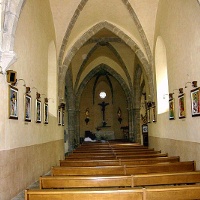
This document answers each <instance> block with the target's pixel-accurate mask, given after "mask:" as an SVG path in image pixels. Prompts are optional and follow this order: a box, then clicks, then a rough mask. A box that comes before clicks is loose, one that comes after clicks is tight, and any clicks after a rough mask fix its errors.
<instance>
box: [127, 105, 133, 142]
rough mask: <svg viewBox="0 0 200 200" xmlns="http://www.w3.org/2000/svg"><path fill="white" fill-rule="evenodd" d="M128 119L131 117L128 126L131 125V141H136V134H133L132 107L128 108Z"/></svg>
mask: <svg viewBox="0 0 200 200" xmlns="http://www.w3.org/2000/svg"><path fill="white" fill-rule="evenodd" d="M128 115H129V117H128V119H129V122H128V126H129V140H130V141H131V142H134V135H133V111H132V108H129V110H128Z"/></svg>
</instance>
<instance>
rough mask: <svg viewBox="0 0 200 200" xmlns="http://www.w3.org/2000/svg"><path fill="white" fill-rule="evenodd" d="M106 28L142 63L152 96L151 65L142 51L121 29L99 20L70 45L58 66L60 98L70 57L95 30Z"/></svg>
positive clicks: (62, 93)
mask: <svg viewBox="0 0 200 200" xmlns="http://www.w3.org/2000/svg"><path fill="white" fill-rule="evenodd" d="M103 28H106V29H108V30H109V31H111V32H113V33H114V34H115V35H117V36H118V37H119V38H121V39H122V40H123V41H124V42H125V43H126V44H127V45H128V46H129V47H130V48H131V49H132V50H133V51H134V52H135V54H136V55H137V57H138V58H139V60H140V62H141V63H142V65H143V68H144V71H145V73H146V76H147V80H148V84H149V88H150V94H151V95H152V96H154V89H153V88H154V87H153V73H152V68H151V65H150V64H149V63H148V61H147V59H146V58H145V56H144V54H143V52H142V51H141V50H140V49H139V47H138V46H137V44H136V43H135V42H134V41H133V40H132V39H131V38H130V37H129V36H128V35H126V34H125V33H124V32H123V31H122V30H120V29H119V28H118V27H116V26H115V25H113V24H111V23H109V22H107V21H103V22H100V23H98V24H96V25H94V26H93V27H91V28H90V29H89V30H88V31H87V32H85V33H84V34H83V35H82V36H81V37H80V38H79V39H78V40H77V41H76V42H75V43H74V45H73V46H72V47H71V49H70V50H69V52H68V54H67V55H66V57H65V60H64V62H63V65H62V66H60V68H59V97H60V98H62V97H63V95H64V85H65V84H64V77H65V74H66V71H67V68H68V66H69V65H70V63H71V61H72V58H73V57H74V55H75V54H76V53H77V51H78V50H79V49H80V48H81V47H82V46H83V45H84V43H85V41H87V40H89V39H90V38H91V37H92V36H93V35H95V34H96V33H97V32H99V31H100V30H101V29H103Z"/></svg>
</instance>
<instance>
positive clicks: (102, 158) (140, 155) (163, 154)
mask: <svg viewBox="0 0 200 200" xmlns="http://www.w3.org/2000/svg"><path fill="white" fill-rule="evenodd" d="M167 156H168V154H167V153H156V154H137V155H119V156H89V155H88V156H81V157H72V156H71V157H70V156H68V157H66V158H65V159H66V160H108V159H114V160H115V159H133V158H134V159H136V158H153V157H167Z"/></svg>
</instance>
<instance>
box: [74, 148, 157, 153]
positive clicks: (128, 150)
mask: <svg viewBox="0 0 200 200" xmlns="http://www.w3.org/2000/svg"><path fill="white" fill-rule="evenodd" d="M138 151H155V150H154V149H153V148H152V149H147V148H144V149H142V148H133V149H107V150H105V149H101V148H98V149H79V150H74V151H73V152H72V153H93V152H94V153H108V152H115V153H118V152H119V153H120V152H121V153H125V152H138Z"/></svg>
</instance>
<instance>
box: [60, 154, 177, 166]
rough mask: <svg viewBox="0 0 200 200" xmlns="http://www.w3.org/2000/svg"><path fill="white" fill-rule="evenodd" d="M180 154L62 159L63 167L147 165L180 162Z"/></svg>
mask: <svg viewBox="0 0 200 200" xmlns="http://www.w3.org/2000/svg"><path fill="white" fill-rule="evenodd" d="M179 161H180V157H179V156H173V157H156V158H139V159H127V160H126V159H118V160H81V161H79V160H60V166H61V167H64V166H65V167H96V166H118V165H122V166H123V165H145V164H155V163H162V162H179Z"/></svg>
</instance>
